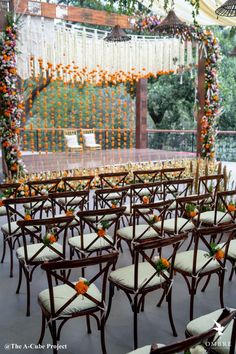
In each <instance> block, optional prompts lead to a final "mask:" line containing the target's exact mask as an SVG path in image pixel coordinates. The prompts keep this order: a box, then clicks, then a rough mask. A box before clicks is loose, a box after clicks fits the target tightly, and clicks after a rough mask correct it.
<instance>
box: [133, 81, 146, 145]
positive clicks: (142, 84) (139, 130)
mask: <svg viewBox="0 0 236 354" xmlns="http://www.w3.org/2000/svg"><path fill="white" fill-rule="evenodd" d="M147 143H148V137H147V79H140V80H139V81H138V82H137V84H136V146H135V147H136V149H146V148H147V145H148V144H147Z"/></svg>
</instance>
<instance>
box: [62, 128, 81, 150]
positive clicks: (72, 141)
mask: <svg viewBox="0 0 236 354" xmlns="http://www.w3.org/2000/svg"><path fill="white" fill-rule="evenodd" d="M63 132H64V138H65V142H66V145H67V146H68V147H69V148H70V147H71V148H73V147H76V146H77V145H78V136H77V130H76V129H64V131H63Z"/></svg>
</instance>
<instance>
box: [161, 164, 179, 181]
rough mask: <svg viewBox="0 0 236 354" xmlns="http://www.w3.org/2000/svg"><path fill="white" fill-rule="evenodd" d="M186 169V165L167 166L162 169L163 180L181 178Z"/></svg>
mask: <svg viewBox="0 0 236 354" xmlns="http://www.w3.org/2000/svg"><path fill="white" fill-rule="evenodd" d="M184 171H185V167H166V168H162V169H161V180H162V181H165V180H172V179H180V178H181V177H182V174H183V173H184Z"/></svg>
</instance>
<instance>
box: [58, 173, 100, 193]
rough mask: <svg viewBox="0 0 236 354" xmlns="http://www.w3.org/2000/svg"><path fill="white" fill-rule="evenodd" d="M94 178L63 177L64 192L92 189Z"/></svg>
mask: <svg viewBox="0 0 236 354" xmlns="http://www.w3.org/2000/svg"><path fill="white" fill-rule="evenodd" d="M93 179H94V176H72V177H62V179H61V180H62V182H63V185H64V191H80V190H82V191H83V190H89V189H91V183H92V181H93Z"/></svg>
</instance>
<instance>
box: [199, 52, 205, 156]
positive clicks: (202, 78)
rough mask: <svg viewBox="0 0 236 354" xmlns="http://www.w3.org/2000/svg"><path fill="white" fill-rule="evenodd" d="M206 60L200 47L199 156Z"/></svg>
mask: <svg viewBox="0 0 236 354" xmlns="http://www.w3.org/2000/svg"><path fill="white" fill-rule="evenodd" d="M205 61H206V59H205V58H204V56H203V51H202V50H200V49H199V60H198V88H197V97H198V103H199V109H198V115H197V156H198V157H200V156H201V151H202V142H201V130H202V124H201V120H202V117H203V116H204V106H205Z"/></svg>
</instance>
